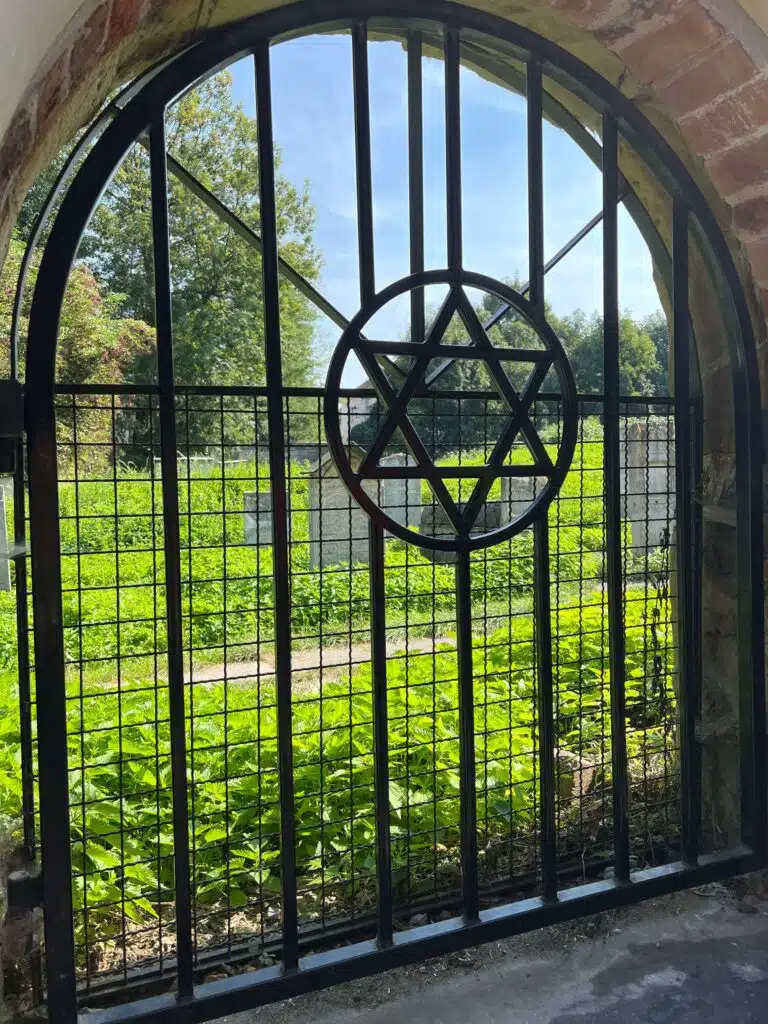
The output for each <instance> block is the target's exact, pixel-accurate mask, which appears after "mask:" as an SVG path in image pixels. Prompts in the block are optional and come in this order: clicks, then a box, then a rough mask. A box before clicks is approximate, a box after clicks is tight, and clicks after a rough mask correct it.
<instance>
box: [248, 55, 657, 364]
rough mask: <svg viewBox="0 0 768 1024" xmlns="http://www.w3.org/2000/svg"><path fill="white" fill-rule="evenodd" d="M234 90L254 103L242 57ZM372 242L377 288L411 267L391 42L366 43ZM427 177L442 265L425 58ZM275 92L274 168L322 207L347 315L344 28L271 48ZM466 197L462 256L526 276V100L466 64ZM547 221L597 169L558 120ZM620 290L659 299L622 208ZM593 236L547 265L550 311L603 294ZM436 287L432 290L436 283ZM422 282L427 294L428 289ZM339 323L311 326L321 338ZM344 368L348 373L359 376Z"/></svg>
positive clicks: (434, 120) (397, 58) (394, 317)
mask: <svg viewBox="0 0 768 1024" xmlns="http://www.w3.org/2000/svg"><path fill="white" fill-rule="evenodd" d="M231 70H232V74H233V90H234V94H235V96H236V98H237V99H238V100H239V101H240V102H242V104H243V106H244V107H245V109H246V110H247V111H248V112H249V113H253V110H254V96H253V72H252V64H251V63H250V61H245V62H242V63H241V64H239V65H235V66H234V67H233V68H232V69H231ZM369 73H370V99H371V147H372V162H373V195H374V231H375V238H374V248H375V266H376V287H377V289H379V288H382V287H384V286H385V285H387V284H389V283H391V282H392V281H395V280H397V279H398V278H399V277H402V276H404V275H405V274H407V273H408V204H407V194H408V193H407V174H408V165H407V112H406V58H405V53H404V50H403V48H402V47H401V46H400V45H399V44H398V43H395V42H372V43H370V44H369ZM423 91H424V177H425V182H424V191H425V245H426V263H427V267H441V266H444V265H445V262H446V257H445V156H444V154H445V136H444V120H443V118H444V108H443V98H444V93H443V65H442V63H441V62H440V61H438V60H433V59H428V58H425V60H424V62H423ZM272 102H273V117H274V132H275V140H276V142H277V144H278V145H279V147H280V149H281V151H282V155H283V163H282V167H281V173H283V174H285V175H286V176H287V177H288V178H289V179H290V180H291V181H293V182H294V183H296V184H297V185H301V184H302V183H303V182H304V181H305V180H308V181H309V182H310V188H311V196H312V201H313V204H314V206H315V209H316V212H317V224H316V231H315V241H316V244H317V246H318V248H319V249H320V251H321V252H322V254H323V259H324V267H323V270H322V274H321V277H320V282H319V288H320V290H321V291H322V292H323V293H324V294H325V295H326V296H327V298H328V299H330V301H331V302H333V303H334V305H336V306H337V307H338V308H339V309H340V310H341V311H342V313H344V314H345V315H346V316H347V317H351V316H353V315H354V313H355V312H356V311H357V309H358V306H359V290H358V265H357V219H356V193H355V160H354V139H353V124H354V122H353V103H352V58H351V41H350V37H349V36H343V35H337V36H312V37H308V38H303V39H296V40H292V41H289V42H286V43H281V44H280V45H277V46H275V47H273V49H272ZM461 106H462V193H463V195H462V202H463V239H464V263H465V266H466V267H467V268H469V269H471V270H475V271H479V272H481V273H485V274H488V275H489V276H491V277H495V278H499V279H504V278H514V277H516V276H519V277H521V278H523V279H524V278H525V276H526V270H527V263H528V255H527V253H528V225H527V208H526V204H527V187H526V186H527V173H526V145H525V136H526V118H525V104H524V101H523V100H522V99H521V98H520V97H518V96H517V95H515V94H514V93H512V92H510V91H508V90H506V89H503V88H501V87H499V86H497V85H494V84H492V83H489V82H487V81H485V80H483V79H482V78H480V77H479V76H478V75H476V74H475V73H473V72H472V71H469V70H467V69H464V68H462V74H461ZM544 188H545V196H544V205H545V209H544V231H545V247H546V256H547V258H549V257H550V256H552V255H553V254H554V253H555V252H556V251H557V250H558V249H559V248H560V247H561V246H562V245H563V244H564V243H565V242H567V241H568V239H569V238H570V237H571V236H572V235H574V234H575V233H576V232H577V231H578V230H579V229H580V228H581V227H582V226H583V224H584V223H585V222H586V221H587V220H589V219H590V218H591V217H592V216H593V215H594V214H595V213H596V212H597V211H598V210H599V208H600V201H601V199H600V195H601V182H600V175H599V173H598V172H597V170H596V169H595V167H594V166H593V164H592V163H591V162H590V161H589V160H588V159H587V157H586V156H585V155H584V154H583V153H582V152H581V150H580V149H579V148H578V146H576V145H575V144H574V143H573V142H572V141H571V140H570V139H569V138H568V137H567V136H566V135H565V133H563V132H562V131H560V130H559V129H556V128H554V127H551V126H549V125H546V124H545V129H544ZM619 245H620V281H619V288H620V301H621V305H622V307H623V308H625V309H627V310H630V311H631V312H632V313H633V314H634V315H635V316H637V317H642V316H645V315H647V314H648V313H650V312H652V311H653V310H655V309H658V308H659V300H658V295H657V292H656V288H655V286H654V283H653V277H652V267H651V260H650V257H649V255H648V251H647V248H646V246H645V243H644V242H643V240H642V238H641V236H640V234H639V232H638V231H637V229H636V228H635V226H634V224H633V222H632V220H631V219H630V218H629V216H628V215H626V213H624V211H623V210H622V212H621V215H620V221H619ZM601 249H602V247H601V241H600V231H599V229H597V230H596V231H595V232H593V233H592V235H591V236H590V237H589V238H588V239H586V240H585V241H583V242H582V243H581V244H580V245H579V246H578V248H576V249H575V250H574V251H573V253H571V254H570V255H569V256H568V257H566V259H565V260H563V262H562V263H561V264H560V265H559V266H558V267H557V268H556V269H555V270H553V271H552V272H551V273H550V274H548V275H547V281H546V295H547V300H548V302H549V303H550V304H551V305H552V307H553V309H554V310H555V312H557V313H560V314H564V313H568V312H571V311H573V310H574V309H576V308H581V309H585V310H587V311H588V312H589V311H592V310H593V309H597V308H599V306H600V305H601V301H602V287H601ZM431 298H432V300H433V301H437V300H438V298H439V296H438V295H437V294H435V295H434V296H432V297H431ZM429 300H430V296H428V301H429ZM406 311H407V303H406V302H405V301H403V302H399V303H397V302H396V303H392V304H390V305H389V306H387V307H385V309H384V310H382V312H381V313H380V314H379V315H378V317H377V323H376V334H377V336H379V337H392V338H398V337H401V336H402V334H403V332H404V331H405V329H406V328H407V319H406ZM338 333H339V332H338V329H337V328H336V327H334V326H333V325H332V324H330V323H328V322H321V323H320V324H319V326H318V345H319V347H320V348H321V349H323V350H326V351H327V350H329V349H330V348H331V347H332V346H333V344H334V342H335V340H336V338H337V337H338ZM360 376H361V374H360V373H359V371H356V370H355V369H354V368H350V371H349V372H348V374H347V376H346V383H348V384H355V383H358V379H356V377H357V378H359V377H360Z"/></svg>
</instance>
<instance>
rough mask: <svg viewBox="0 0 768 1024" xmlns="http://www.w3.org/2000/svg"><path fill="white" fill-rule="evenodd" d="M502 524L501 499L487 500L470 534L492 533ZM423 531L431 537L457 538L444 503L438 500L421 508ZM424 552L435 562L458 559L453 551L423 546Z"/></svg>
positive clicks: (461, 507)
mask: <svg viewBox="0 0 768 1024" xmlns="http://www.w3.org/2000/svg"><path fill="white" fill-rule="evenodd" d="M458 507H459V511H460V512H463V510H464V506H463V504H459V506H458ZM501 525H502V504H501V502H500V501H487V502H486V503H485V505H483V507H482V509H481V510H480V513H479V515H478V517H477V519H476V520H475V523H474V526H473V527H472V529H471V530H470V531H469V532H470V536H477V535H478V534H481V533H490V532H491V530H498V528H499V527H500V526H501ZM421 533H423V534H426V535H427V536H429V537H448V538H450V539H453V538H455V536H456V531H455V530H454V528H453V526H452V525H451V521H450V519H449V518H448V516H447V515H446V513H445V510H444V509H443V506H442V505H439V504H437V503H436V502H435V503H433V504H430V505H425V506H424V508H423V509H422V510H421ZM422 554H423V555H424V556H425V557H426V558H429V559H431V560H432V561H434V562H439V563H442V564H446V565H447V564H449V563H451V562H455V561H456V554H455V552H453V551H435V550H432V549H430V548H423V549H422Z"/></svg>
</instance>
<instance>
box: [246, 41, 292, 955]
mask: <svg viewBox="0 0 768 1024" xmlns="http://www.w3.org/2000/svg"><path fill="white" fill-rule="evenodd" d="M254 60H255V64H256V127H257V131H258V142H259V200H260V204H261V235H262V240H263V245H264V251H263V255H262V261H261V267H262V286H263V295H264V344H265V362H266V378H267V423H268V429H269V472H270V478H271V481H272V538H273V543H272V558H273V579H274V588H275V675H276V680H277V747H278V762H279V763H278V771H279V778H280V868H281V876H282V896H283V966H284V968H285V970H294V969H295V968H296V967H298V963H299V939H298V908H297V887H296V820H295V819H296V809H295V805H294V791H293V722H292V709H291V590H290V586H291V584H290V557H289V548H288V545H289V541H290V538H289V536H288V487H287V483H286V473H285V423H284V421H283V365H282V351H281V336H280V280H279V277H278V260H277V211H276V208H275V152H274V139H273V135H272V82H271V76H270V67H269V43H266V42H262V43H259V45H258V46H257V48H256V49H255V51H254Z"/></svg>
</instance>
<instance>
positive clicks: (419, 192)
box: [407, 32, 425, 343]
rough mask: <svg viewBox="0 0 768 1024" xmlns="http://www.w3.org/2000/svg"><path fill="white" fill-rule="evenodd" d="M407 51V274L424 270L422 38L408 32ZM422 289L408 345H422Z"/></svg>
mask: <svg viewBox="0 0 768 1024" xmlns="http://www.w3.org/2000/svg"><path fill="white" fill-rule="evenodd" d="M407 51H408V209H409V213H410V217H409V225H408V236H409V244H410V271H411V273H412V274H420V273H421V272H422V271H423V270H424V143H423V134H424V107H423V98H422V95H423V90H422V76H421V63H422V37H421V33H420V32H409V34H408V41H407ZM424 317H425V309H424V289H423V288H414V289H413V290H412V291H411V341H414V342H417V343H421V342H422V341H423V340H424V331H425V323H424Z"/></svg>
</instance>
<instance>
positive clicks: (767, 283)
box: [747, 237, 768, 289]
mask: <svg viewBox="0 0 768 1024" xmlns="http://www.w3.org/2000/svg"><path fill="white" fill-rule="evenodd" d="M747 254H748V256H749V263H750V266H751V267H752V274H753V276H754V278H755V281H757V283H758V285H760V286H761V287H765V288H767V289H768V237H765V238H755V239H753V240H752V241H751V242H747Z"/></svg>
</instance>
